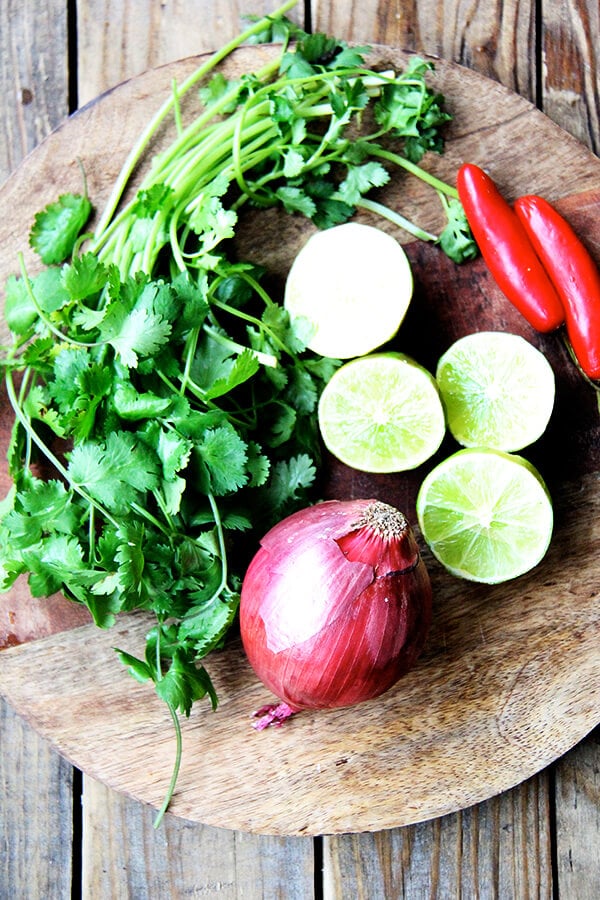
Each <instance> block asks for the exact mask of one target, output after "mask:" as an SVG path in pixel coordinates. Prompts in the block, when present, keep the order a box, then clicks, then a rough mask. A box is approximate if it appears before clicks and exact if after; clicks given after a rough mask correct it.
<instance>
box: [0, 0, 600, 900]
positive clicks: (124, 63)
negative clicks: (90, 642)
mask: <svg viewBox="0 0 600 900" xmlns="http://www.w3.org/2000/svg"><path fill="white" fill-rule="evenodd" d="M274 5H275V4H272V3H270V2H259V0H247V2H237V0H187V2H183V0H161V2H158V0H94V2H92V0H68V2H66V0H43V2H42V0H3V2H2V3H1V4H0V88H1V89H0V122H1V128H2V135H3V140H2V141H1V142H0V180H3V179H4V178H5V177H7V176H8V175H9V174H10V172H11V171H12V170H13V169H14V168H15V167H16V166H17V164H18V163H19V162H20V160H21V159H23V157H24V156H25V155H26V154H27V153H28V152H29V151H30V150H31V149H32V148H33V147H35V146H36V144H37V143H38V142H39V141H40V140H41V139H42V138H43V137H44V136H45V135H46V134H47V133H48V132H49V131H50V130H51V129H52V128H54V127H55V126H56V125H58V124H59V123H60V122H61V120H63V119H64V117H65V116H66V115H67V114H68V113H69V112H70V111H72V110H73V109H75V108H76V107H78V106H81V105H83V104H85V103H86V102H88V101H89V100H91V99H93V98H94V97H95V96H96V95H97V94H99V93H100V92H102V91H104V90H106V89H109V88H110V87H112V86H113V85H114V84H116V83H117V82H119V81H121V80H123V79H125V78H127V77H129V76H130V75H133V74H136V73H138V72H141V71H143V70H144V69H146V68H148V67H150V66H155V65H159V64H161V63H163V62H167V61H170V60H172V59H176V58H178V57H182V56H186V55H189V54H193V53H197V52H201V51H204V50H210V49H214V48H215V47H217V46H220V45H221V44H222V43H223V42H224V41H225V40H227V38H229V37H231V36H233V35H234V34H236V33H237V32H238V31H239V27H240V20H241V16H242V15H245V14H262V13H265V12H269V11H270V10H272V9H273V7H274ZM294 18H295V19H296V20H297V21H300V22H303V23H304V24H305V25H306V26H310V27H312V28H313V29H314V30H325V31H330V32H332V33H335V34H336V35H337V36H339V37H345V38H347V39H349V40H356V41H359V42H361V43H363V42H369V41H375V42H380V43H389V44H393V45H396V46H399V47H402V48H405V49H409V50H419V51H425V52H428V53H432V54H437V55H439V56H443V57H445V58H447V59H450V60H453V61H456V62H459V63H462V64H464V65H467V66H469V67H471V68H473V69H475V70H477V71H479V72H481V73H483V74H485V75H487V76H489V77H491V78H494V79H497V80H498V81H500V82H502V83H503V84H505V85H507V86H508V87H510V88H512V89H513V90H515V91H516V92H518V93H520V94H522V95H523V96H525V97H527V98H528V99H530V100H532V101H533V102H535V103H536V104H537V105H538V106H540V107H541V108H542V109H543V111H544V112H546V113H547V115H548V116H550V118H552V119H553V120H554V121H555V122H557V123H558V124H559V125H561V126H562V127H563V128H564V129H565V130H566V131H569V132H570V133H571V134H573V135H574V136H576V137H577V138H578V139H579V140H580V141H582V142H583V143H584V144H586V145H587V146H588V147H590V148H591V149H592V150H593V151H594V152H595V153H596V154H598V153H600V9H599V5H598V2H597V0H541V2H539V0H537V2H533V0H508V2H504V3H499V2H488V0H485V2H484V0H469V2H466V0H445V2H444V3H439V2H438V0H418V2H417V0H360V2H358V0H348V2H340V0H338V2H334V0H313V2H312V4H310V3H307V6H306V9H305V8H304V7H303V5H302V3H299V5H298V7H297V9H296V11H295V13H294ZM565 178H566V179H568V173H565ZM599 772H600V747H599V734H598V732H597V731H596V732H595V733H594V734H592V735H590V736H589V737H588V739H587V740H585V741H584V742H583V743H582V744H581V745H580V746H579V747H577V748H575V749H574V750H573V751H571V752H570V753H569V754H567V756H565V757H564V758H563V759H562V760H560V761H559V762H558V763H557V764H556V765H554V766H553V767H551V768H550V769H548V770H546V771H545V772H543V773H541V774H539V775H538V776H536V777H534V778H532V779H530V780H529V781H527V782H526V783H524V784H522V785H521V786H519V787H517V788H515V789H514V790H512V791H509V792H507V793H506V794H503V795H502V796H500V797H497V798H493V799H491V800H489V801H488V802H486V803H483V804H480V805H478V806H477V807H474V808H471V809H468V810H465V811H463V812H461V813H457V814H455V815H452V816H447V817H445V818H443V819H439V820H436V821H433V822H427V823H423V824H421V825H417V826H411V827H407V828H403V829H395V830H393V831H389V832H384V833H380V834H374V835H348V836H341V837H335V838H334V837H330V838H322V839H316V840H314V841H313V840H311V839H308V838H288V839H277V838H269V837H256V836H251V835H246V834H240V833H235V832H228V831H220V830H219V829H212V828H207V827H203V826H199V825H191V824H189V823H185V822H182V821H180V820H177V819H174V818H172V817H169V816H167V818H166V821H165V825H164V828H162V829H161V830H159V831H154V829H153V827H152V821H153V813H152V811H151V810H148V809H147V808H145V807H143V806H141V805H140V804H137V803H135V802H133V801H130V800H128V799H127V798H124V797H122V796H120V795H116V794H114V793H112V792H111V791H109V790H107V789H106V788H104V787H103V786H101V785H99V784H97V783H95V782H93V781H91V780H90V779H88V778H83V779H82V778H81V776H80V774H79V773H78V772H76V771H74V770H73V769H72V768H71V767H70V766H69V765H68V764H67V763H66V762H64V761H63V760H62V759H60V757H58V756H57V755H56V754H55V753H54V752H53V751H52V750H50V749H49V748H48V747H47V745H46V744H45V742H44V741H42V740H41V739H39V738H38V737H37V736H36V735H35V733H33V732H32V731H31V730H30V729H29V728H28V727H26V726H24V725H23V723H22V722H21V721H20V719H19V718H18V717H17V716H15V714H14V713H13V712H12V711H11V710H10V709H9V708H8V707H7V705H6V704H3V703H0V897H1V898H5V897H6V898H9V897H10V898H12V897H15V898H19V900H28V898H31V900H39V898H44V900H53V898H60V900H63V898H67V897H84V898H93V900H96V898H98V900H102V898H106V900H109V898H110V900H119V898H132V900H143V898H151V900H162V898H165V900H167V898H178V897H204V896H219V897H223V898H234V897H250V898H259V897H267V898H276V897H282V898H286V900H287V898H309V897H326V898H368V900H376V898H382V900H388V898H396V897H398V898H400V897H407V898H409V900H420V898H425V897H435V898H443V900H445V898H454V897H465V898H471V897H481V898H488V897H489V898H502V900H504V898H526V897H527V898H528V897H541V898H552V897H560V898H561V900H563V898H564V900H571V898H572V900H586V898H589V900H592V898H593V900H597V898H598V897H600V774H599ZM259 789H260V786H257V790H259Z"/></svg>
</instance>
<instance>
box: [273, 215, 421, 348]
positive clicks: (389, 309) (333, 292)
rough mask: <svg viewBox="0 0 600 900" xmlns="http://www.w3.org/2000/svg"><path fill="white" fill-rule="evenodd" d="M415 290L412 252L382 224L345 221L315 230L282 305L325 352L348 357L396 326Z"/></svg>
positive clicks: (296, 264)
mask: <svg viewBox="0 0 600 900" xmlns="http://www.w3.org/2000/svg"><path fill="white" fill-rule="evenodd" d="M412 292H413V277H412V270H411V267H410V263H409V261H408V257H407V256H406V254H405V252H404V250H403V249H402V247H401V246H400V244H399V243H398V241H397V240H395V238H393V237H392V236H391V235H389V234H386V232H384V231H381V229H379V228H374V227H373V226H371V225H362V224H360V223H359V222H347V223H345V224H344V225H336V226H334V227H333V228H328V229H326V230H325V231H318V232H316V233H315V234H313V235H312V236H311V237H310V238H309V239H308V241H307V242H306V244H305V245H304V246H303V247H302V249H301V250H300V252H299V253H298V255H297V256H296V258H295V260H294V262H293V264H292V267H291V269H290V271H289V274H288V277H287V280H286V285H285V296H284V305H285V308H286V309H287V310H288V312H289V314H290V318H291V320H292V323H298V324H299V325H300V327H301V329H302V333H304V334H305V333H308V342H307V346H308V347H309V348H310V349H311V350H313V351H314V352H315V353H319V354H321V356H331V357H333V358H335V359H350V358H351V357H354V356H363V355H364V354H366V353H370V352H371V351H373V350H376V349H377V348H378V347H381V346H382V344H385V343H386V342H387V341H389V340H390V339H391V338H392V337H393V336H394V335H395V334H396V332H397V331H398V328H399V327H400V325H401V323H402V321H403V319H404V316H405V315H406V310H407V309H408V306H409V303H410V300H411V297H412Z"/></svg>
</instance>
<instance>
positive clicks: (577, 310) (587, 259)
mask: <svg viewBox="0 0 600 900" xmlns="http://www.w3.org/2000/svg"><path fill="white" fill-rule="evenodd" d="M514 209H515V212H516V214H517V216H518V217H519V219H520V221H521V222H522V223H523V226H524V228H525V230H526V231H527V234H528V235H529V239H530V240H531V242H532V244H533V246H534V248H535V251H536V253H537V254H538V256H539V258H540V259H541V261H542V263H543V265H544V267H545V269H546V271H547V272H548V275H549V276H550V278H551V279H552V282H553V284H554V287H555V288H556V291H557V293H558V296H559V297H560V299H561V302H562V305H563V307H564V310H565V324H566V328H567V335H568V337H569V341H570V342H571V346H572V348H573V352H574V354H575V356H576V357H577V361H578V362H579V365H580V366H581V368H582V369H583V371H584V372H585V374H586V375H587V376H588V377H589V378H594V379H596V378H600V270H599V269H598V266H597V265H596V263H595V262H594V260H593V259H592V257H591V256H590V254H589V252H588V250H587V248H586V247H585V246H584V245H583V243H582V242H581V241H580V239H579V238H578V237H577V235H576V234H575V232H574V231H573V229H572V228H571V226H570V225H569V223H568V222H567V221H566V220H565V219H563V217H562V216H561V215H560V213H558V212H557V211H556V210H555V209H554V207H553V206H551V205H550V203H548V201H547V200H544V199H543V198H542V197H536V196H534V195H529V196H526V197H519V199H518V200H517V201H516V203H515V205H514Z"/></svg>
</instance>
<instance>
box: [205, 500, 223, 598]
mask: <svg viewBox="0 0 600 900" xmlns="http://www.w3.org/2000/svg"><path fill="white" fill-rule="evenodd" d="M207 497H208V502H209V503H210V508H211V511H212V514H213V518H214V520H215V527H216V529H217V543H218V546H219V558H220V560H221V581H220V583H219V586H218V587H217V588H216V590H215V591H214V592H213V595H212V597H211V598H210V601H209V603H211V602H212V601H213V600H216V599H217V597H220V595H221V594H222V592H223V591H224V590H225V588H226V587H227V548H226V547H225V535H224V534H223V521H222V519H221V513H220V511H219V507H218V506H217V501H216V500H215V498H214V495H213V493H212V492H211V491H208V493H207Z"/></svg>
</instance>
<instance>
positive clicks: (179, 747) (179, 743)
mask: <svg viewBox="0 0 600 900" xmlns="http://www.w3.org/2000/svg"><path fill="white" fill-rule="evenodd" d="M159 630H160V629H159ZM158 671H159V672H160V663H159V666H158ZM165 703H166V704H167V709H168V710H169V713H170V714H171V719H172V720H173V727H174V729H175V762H174V764H173V771H172V772H171V780H170V782H169V786H168V788H167V793H166V794H165V798H164V800H163V803H162V806H161V807H160V809H159V811H158V813H157V814H156V817H155V819H154V828H158V827H159V826H160V823H161V822H162V820H163V818H164V815H165V813H166V812H167V810H168V808H169V806H170V805H171V800H172V799H173V794H174V793H175V787H176V785H177V779H178V778H179V770H180V768H181V758H182V755H183V740H182V735H181V724H180V722H179V716H178V715H177V710H176V709H175V707H174V706H173V704H172V703H169V701H168V700H165Z"/></svg>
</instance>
